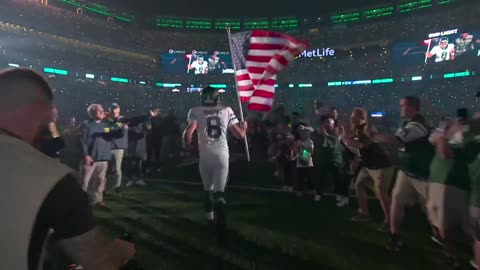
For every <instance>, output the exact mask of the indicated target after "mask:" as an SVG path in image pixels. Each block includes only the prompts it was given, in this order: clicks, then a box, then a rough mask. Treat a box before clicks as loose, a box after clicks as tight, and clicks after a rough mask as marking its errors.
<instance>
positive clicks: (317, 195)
mask: <svg viewBox="0 0 480 270" xmlns="http://www.w3.org/2000/svg"><path fill="white" fill-rule="evenodd" d="M320 199H322V196H320V194H315V197H313V201H315V202H318V201H320Z"/></svg>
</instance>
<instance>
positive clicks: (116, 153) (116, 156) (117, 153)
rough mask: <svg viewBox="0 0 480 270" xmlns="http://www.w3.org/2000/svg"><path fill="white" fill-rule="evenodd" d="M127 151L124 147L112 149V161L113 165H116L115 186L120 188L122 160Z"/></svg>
mask: <svg viewBox="0 0 480 270" xmlns="http://www.w3.org/2000/svg"><path fill="white" fill-rule="evenodd" d="M124 153H125V150H124V149H113V150H112V156H113V158H112V161H113V166H115V185H114V186H113V188H118V187H120V186H121V185H122V176H123V174H122V162H123V155H124Z"/></svg>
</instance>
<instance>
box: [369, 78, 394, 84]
mask: <svg viewBox="0 0 480 270" xmlns="http://www.w3.org/2000/svg"><path fill="white" fill-rule="evenodd" d="M377 83H393V78H386V79H375V80H373V81H372V84H377Z"/></svg>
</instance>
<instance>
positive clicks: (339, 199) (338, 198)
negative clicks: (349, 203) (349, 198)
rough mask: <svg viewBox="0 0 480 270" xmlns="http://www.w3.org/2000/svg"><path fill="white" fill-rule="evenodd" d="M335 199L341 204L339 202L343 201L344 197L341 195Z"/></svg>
mask: <svg viewBox="0 0 480 270" xmlns="http://www.w3.org/2000/svg"><path fill="white" fill-rule="evenodd" d="M335 199H336V200H337V202H339V201H341V200H342V199H343V197H342V196H340V195H337V196H335Z"/></svg>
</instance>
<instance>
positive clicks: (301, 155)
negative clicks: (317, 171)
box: [297, 139, 314, 168]
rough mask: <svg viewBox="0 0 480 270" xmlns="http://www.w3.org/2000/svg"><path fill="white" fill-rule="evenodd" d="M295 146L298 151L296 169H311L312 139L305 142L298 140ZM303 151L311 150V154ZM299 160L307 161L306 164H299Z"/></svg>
mask: <svg viewBox="0 0 480 270" xmlns="http://www.w3.org/2000/svg"><path fill="white" fill-rule="evenodd" d="M297 145H298V148H299V150H300V153H299V155H298V159H297V168H307V167H313V159H312V153H313V148H314V145H313V141H312V139H307V140H305V141H302V140H299V141H297ZM305 149H312V152H308V151H307V150H305ZM301 159H305V160H308V162H307V163H303V162H301Z"/></svg>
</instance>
